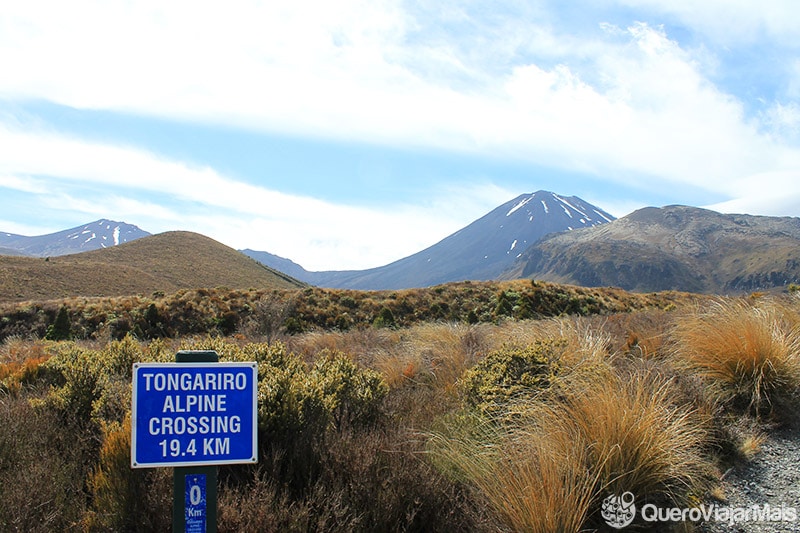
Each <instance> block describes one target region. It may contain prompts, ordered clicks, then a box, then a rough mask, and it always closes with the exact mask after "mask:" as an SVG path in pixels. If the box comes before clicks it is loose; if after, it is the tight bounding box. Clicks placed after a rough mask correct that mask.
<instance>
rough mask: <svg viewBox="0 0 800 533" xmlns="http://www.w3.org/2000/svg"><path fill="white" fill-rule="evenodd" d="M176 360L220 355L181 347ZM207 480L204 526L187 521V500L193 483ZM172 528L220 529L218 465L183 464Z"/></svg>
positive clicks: (208, 532) (175, 481)
mask: <svg viewBox="0 0 800 533" xmlns="http://www.w3.org/2000/svg"><path fill="white" fill-rule="evenodd" d="M175 362H176V363H217V362H219V356H218V355H217V352H215V351H213V350H181V351H179V352H178V353H176V354H175ZM198 480H200V483H202V482H203V480H204V481H205V483H204V486H205V495H206V516H205V525H206V528H205V529H204V530H199V529H197V528H194V527H191V526H190V525H189V524H187V522H186V518H187V517H186V507H187V505H186V500H187V498H188V497H189V488H188V487H189V485H191V484H192V483H198ZM172 531H173V533H184V532H185V533H216V532H217V467H216V466H179V467H175V469H174V473H173V474H172Z"/></svg>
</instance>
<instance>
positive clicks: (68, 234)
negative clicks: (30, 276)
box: [0, 219, 150, 257]
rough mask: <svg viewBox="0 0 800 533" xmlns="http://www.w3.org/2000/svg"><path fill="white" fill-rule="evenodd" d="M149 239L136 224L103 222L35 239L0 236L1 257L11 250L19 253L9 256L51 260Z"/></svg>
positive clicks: (103, 220) (101, 220) (11, 235)
mask: <svg viewBox="0 0 800 533" xmlns="http://www.w3.org/2000/svg"><path fill="white" fill-rule="evenodd" d="M148 235H150V233H148V232H146V231H144V230H142V229H139V228H138V227H136V226H134V225H133V224H126V223H125V222H115V221H113V220H106V219H100V220H95V221H94V222H90V223H88V224H85V225H83V226H78V227H75V228H71V229H66V230H63V231H59V232H56V233H49V234H47V235H38V236H35V237H26V236H24V235H14V234H13V233H0V253H2V252H3V250H2V249H3V248H8V249H11V250H15V251H16V252H17V253H16V254H10V255H29V256H34V257H48V256H58V255H67V254H76V253H80V252H88V251H90V250H99V249H102V248H109V247H111V246H117V245H119V244H123V243H126V242H130V241H133V240H136V239H140V238H142V237H147V236H148Z"/></svg>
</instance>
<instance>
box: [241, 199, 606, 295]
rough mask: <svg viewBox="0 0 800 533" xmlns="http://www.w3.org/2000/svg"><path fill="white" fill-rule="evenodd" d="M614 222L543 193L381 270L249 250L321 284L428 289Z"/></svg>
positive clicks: (479, 276)
mask: <svg viewBox="0 0 800 533" xmlns="http://www.w3.org/2000/svg"><path fill="white" fill-rule="evenodd" d="M611 220H614V217H613V216H611V215H609V214H608V213H606V212H604V211H602V210H601V209H598V208H597V207H595V206H593V205H591V204H588V203H586V202H584V201H583V200H581V199H580V198H577V197H575V196H571V197H563V196H559V195H557V194H554V193H551V192H547V191H538V192H535V193H533V194H523V195H520V196H518V197H517V198H514V199H513V200H511V201H509V202H506V203H504V204H503V205H501V206H499V207H497V208H495V209H494V210H492V211H491V212H489V213H487V214H486V215H484V216H483V217H481V218H479V219H478V220H476V221H474V222H472V223H471V224H469V225H468V226H466V227H464V228H462V229H461V230H459V231H457V232H455V233H453V234H452V235H450V236H448V237H446V238H445V239H443V240H441V241H439V242H438V243H436V244H434V245H433V246H430V247H429V248H426V249H424V250H422V251H420V252H417V253H416V254H414V255H411V256H408V257H405V258H403V259H400V260H398V261H395V262H393V263H390V264H388V265H385V266H381V267H377V268H371V269H367V270H350V271H332V272H308V271H305V270H303V269H302V267H299V265H296V264H295V263H291V262H290V261H289V263H290V264H286V261H288V260H286V259H282V258H277V256H272V255H271V254H266V253H265V252H253V251H252V250H247V251H245V253H247V254H248V255H250V256H251V257H254V258H256V259H257V260H259V261H265V264H268V265H270V266H272V267H273V268H278V269H280V268H292V269H293V270H292V275H293V276H295V277H297V278H298V279H300V280H302V281H305V282H308V283H311V284H313V285H318V286H320V287H330V288H347V289H360V290H379V289H404V288H412V287H428V286H431V285H438V284H441V283H447V282H451V281H462V280H490V279H494V278H495V277H497V276H498V275H499V274H500V273H501V272H503V270H505V269H506V268H508V266H509V265H511V263H512V262H513V261H514V259H515V258H516V257H517V256H518V255H519V254H520V253H521V252H522V251H523V250H525V248H527V247H528V246H530V245H531V244H533V243H534V242H536V241H538V240H539V239H540V238H542V237H543V236H544V235H547V234H549V233H553V232H561V231H569V230H573V229H576V228H584V227H591V226H595V225H599V224H605V223H607V222H609V221H611ZM263 254H266V255H263ZM269 256H271V257H269ZM277 260H281V261H282V262H281V261H277ZM298 268H299V270H298Z"/></svg>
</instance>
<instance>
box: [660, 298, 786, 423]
mask: <svg viewBox="0 0 800 533" xmlns="http://www.w3.org/2000/svg"><path fill="white" fill-rule="evenodd" d="M671 335H672V338H673V341H674V346H675V356H676V364H677V365H679V366H680V367H682V368H684V369H686V370H688V371H689V372H694V373H697V374H698V375H699V376H700V377H701V378H702V379H703V380H704V381H705V382H706V383H707V384H708V387H709V388H710V389H711V390H712V391H713V393H714V394H715V395H716V396H717V397H718V399H719V401H720V402H721V403H722V404H724V405H727V406H729V407H731V408H733V409H734V410H736V411H743V412H750V413H753V414H755V415H756V416H761V415H763V414H770V415H774V416H775V417H777V418H782V417H786V416H793V412H792V411H793V410H792V409H791V408H790V407H789V406H791V405H794V404H796V402H797V399H798V395H799V394H800V320H798V319H797V314H796V312H795V311H792V310H790V309H789V308H786V307H783V306H781V305H778V304H777V303H776V302H774V301H772V300H766V299H761V300H757V301H747V300H744V299H735V300H719V301H717V302H716V303H714V304H712V305H709V306H708V307H706V308H705V310H698V311H696V312H692V313H689V314H686V315H684V316H683V317H682V318H680V319H678V320H677V322H676V325H675V327H674V329H673V331H672V333H671Z"/></svg>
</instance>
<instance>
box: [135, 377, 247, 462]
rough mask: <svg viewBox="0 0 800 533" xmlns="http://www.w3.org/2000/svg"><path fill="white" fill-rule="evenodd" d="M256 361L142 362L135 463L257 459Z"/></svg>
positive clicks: (137, 394)
mask: <svg viewBox="0 0 800 533" xmlns="http://www.w3.org/2000/svg"><path fill="white" fill-rule="evenodd" d="M257 387H258V380H257V367H256V364H255V363H137V364H136V365H134V368H133V401H132V409H131V412H132V423H131V433H132V444H131V465H132V466H133V467H134V468H146V467H156V466H193V465H211V464H231V463H252V462H255V461H256V456H257V454H256V424H257V419H256V391H257Z"/></svg>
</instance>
